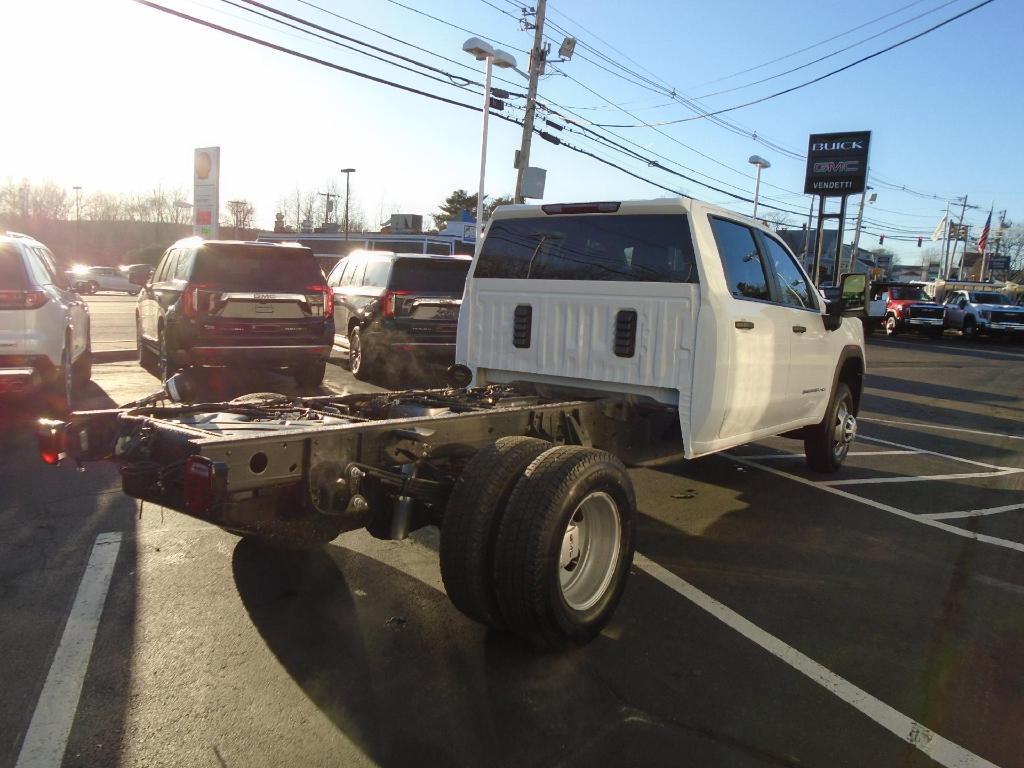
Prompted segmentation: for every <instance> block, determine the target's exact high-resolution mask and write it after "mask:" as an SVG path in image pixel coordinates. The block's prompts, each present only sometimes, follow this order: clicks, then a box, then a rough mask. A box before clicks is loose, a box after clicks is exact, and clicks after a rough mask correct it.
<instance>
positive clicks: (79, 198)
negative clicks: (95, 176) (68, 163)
mask: <svg viewBox="0 0 1024 768" xmlns="http://www.w3.org/2000/svg"><path fill="white" fill-rule="evenodd" d="M72 189H73V190H75V263H76V264H77V263H78V227H79V222H80V221H81V220H82V210H81V202H82V188H81V187H72Z"/></svg>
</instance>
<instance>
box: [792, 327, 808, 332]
mask: <svg viewBox="0 0 1024 768" xmlns="http://www.w3.org/2000/svg"><path fill="white" fill-rule="evenodd" d="M793 333H807V329H806V328H804V327H803V326H802V325H794V326H793Z"/></svg>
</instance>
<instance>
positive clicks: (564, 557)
mask: <svg viewBox="0 0 1024 768" xmlns="http://www.w3.org/2000/svg"><path fill="white" fill-rule="evenodd" d="M621 547H622V524H621V519H620V515H619V506H618V504H616V503H615V500H614V499H613V498H612V497H611V496H609V495H608V494H607V493H604V492H603V491H595V492H594V493H591V494H589V495H588V496H586V497H585V498H584V499H583V501H581V502H580V503H579V506H577V507H576V509H575V510H574V511H573V513H572V516H571V517H570V518H569V523H568V525H566V528H565V532H564V533H563V534H562V546H561V549H560V551H559V556H558V585H559V588H560V589H561V592H562V597H563V598H564V599H565V602H566V604H567V605H568V606H569V607H570V608H572V609H573V610H576V611H586V610H588V609H589V608H592V607H593V606H594V605H595V604H596V603H597V602H598V601H599V600H600V599H601V598H602V597H603V596H604V594H605V593H606V592H607V591H608V587H609V586H610V585H611V583H612V579H613V578H614V577H615V568H616V565H617V564H618V561H619V550H620V549H621Z"/></svg>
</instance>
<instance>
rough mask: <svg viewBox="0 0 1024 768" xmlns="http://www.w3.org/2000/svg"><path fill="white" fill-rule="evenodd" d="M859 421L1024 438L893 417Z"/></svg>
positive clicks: (1016, 436) (1017, 438) (869, 417)
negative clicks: (898, 419)
mask: <svg viewBox="0 0 1024 768" xmlns="http://www.w3.org/2000/svg"><path fill="white" fill-rule="evenodd" d="M857 421H871V422H875V423H876V424H887V425H892V424H899V425H900V426H906V427H919V428H921V429H941V430H943V431H945V432H968V433H970V434H972V435H987V436H988V437H1005V438H1006V439H1007V440H1024V435H1007V434H1005V433H1003V432H985V431H984V430H981V429H965V428H964V427H943V426H939V425H938V424H922V423H921V422H919V421H893V420H892V419H876V418H874V417H871V416H858V417H857Z"/></svg>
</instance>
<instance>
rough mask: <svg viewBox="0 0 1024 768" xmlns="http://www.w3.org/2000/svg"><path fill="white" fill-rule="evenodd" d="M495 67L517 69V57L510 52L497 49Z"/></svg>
mask: <svg viewBox="0 0 1024 768" xmlns="http://www.w3.org/2000/svg"><path fill="white" fill-rule="evenodd" d="M494 66H496V67H501V68H502V69H515V68H516V57H515V56H513V55H512V54H511V53H509V52H508V51H503V50H501V49H500V48H497V49H495V51H494Z"/></svg>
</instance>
